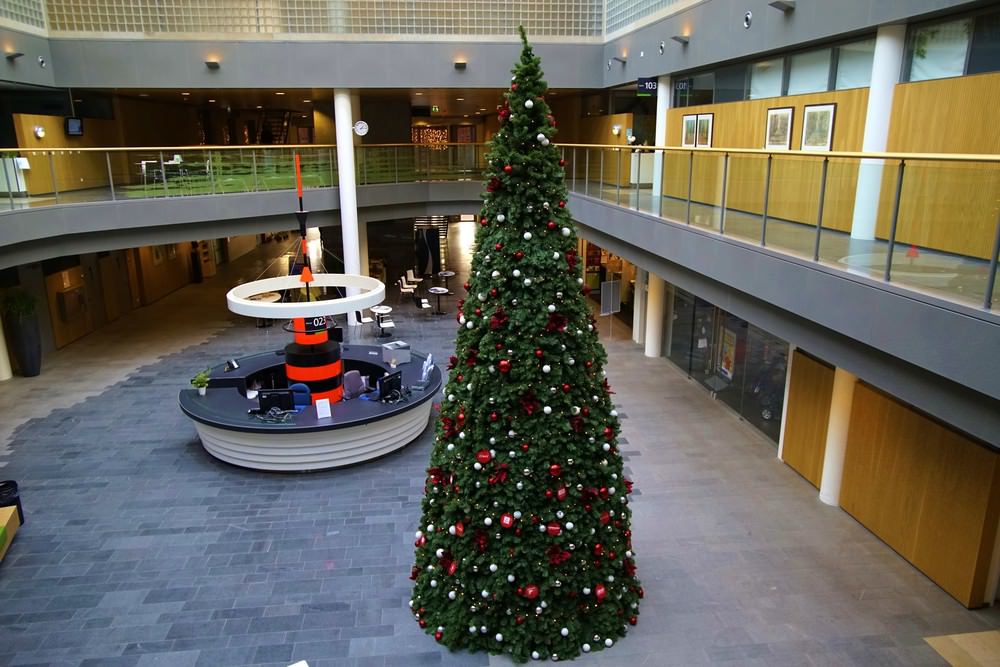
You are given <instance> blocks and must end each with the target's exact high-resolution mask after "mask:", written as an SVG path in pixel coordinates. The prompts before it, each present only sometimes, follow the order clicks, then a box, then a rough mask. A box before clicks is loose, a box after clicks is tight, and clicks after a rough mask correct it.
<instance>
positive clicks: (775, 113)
mask: <svg viewBox="0 0 1000 667" xmlns="http://www.w3.org/2000/svg"><path fill="white" fill-rule="evenodd" d="M794 111H795V110H794V109H793V108H792V107H780V108H777V109H768V110H767V126H766V127H765V128H764V150H768V151H787V150H788V149H789V147H790V146H791V145H792V114H793V113H794Z"/></svg>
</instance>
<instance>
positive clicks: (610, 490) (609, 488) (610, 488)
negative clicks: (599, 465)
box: [608, 486, 615, 495]
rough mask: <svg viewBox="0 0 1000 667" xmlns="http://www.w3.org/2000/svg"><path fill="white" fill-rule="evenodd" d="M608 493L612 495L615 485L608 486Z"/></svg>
mask: <svg viewBox="0 0 1000 667" xmlns="http://www.w3.org/2000/svg"><path fill="white" fill-rule="evenodd" d="M608 493H610V494H611V495H614V494H615V487H613V486H609V487H608Z"/></svg>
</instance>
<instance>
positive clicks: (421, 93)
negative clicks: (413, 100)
mask: <svg viewBox="0 0 1000 667" xmlns="http://www.w3.org/2000/svg"><path fill="white" fill-rule="evenodd" d="M413 94H414V95H423V93H413Z"/></svg>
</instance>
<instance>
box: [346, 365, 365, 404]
mask: <svg viewBox="0 0 1000 667" xmlns="http://www.w3.org/2000/svg"><path fill="white" fill-rule="evenodd" d="M367 390H368V387H367V383H366V382H365V378H364V376H362V375H361V371H347V372H346V373H344V398H345V399H348V400H349V399H352V398H357V397H358V396H360V395H361V394H363V393H365V392H366V391H367Z"/></svg>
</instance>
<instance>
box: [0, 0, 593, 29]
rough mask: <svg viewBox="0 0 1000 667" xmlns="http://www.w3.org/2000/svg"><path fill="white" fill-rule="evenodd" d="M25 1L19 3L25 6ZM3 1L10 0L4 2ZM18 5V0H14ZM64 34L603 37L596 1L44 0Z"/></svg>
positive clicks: (54, 23)
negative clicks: (520, 30) (521, 30)
mask: <svg viewBox="0 0 1000 667" xmlns="http://www.w3.org/2000/svg"><path fill="white" fill-rule="evenodd" d="M29 1H30V0H20V2H21V3H25V4H27V3H28V2H29ZM8 4H10V3H9V2H8ZM15 4H17V3H16V2H15ZM48 12H49V28H50V29H51V30H53V31H62V32H133V33H146V34H147V35H149V34H156V33H263V34H272V33H286V34H287V33H292V34H312V35H315V34H326V33H331V34H362V35H364V34H369V35H380V34H381V35H497V36H507V37H509V36H512V35H513V34H514V30H515V28H516V26H518V25H524V26H525V28H526V29H527V30H528V32H529V34H531V35H533V36H540V35H549V36H566V37H589V36H599V35H601V34H602V29H601V28H602V21H603V3H602V1H601V0H582V1H581V0H542V1H538V0H512V1H509V2H496V0H221V1H216V2H205V1H203V0H202V1H199V0H173V1H169V2H164V1H163V0H139V1H137V2H132V1H129V0H49V2H48Z"/></svg>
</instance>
